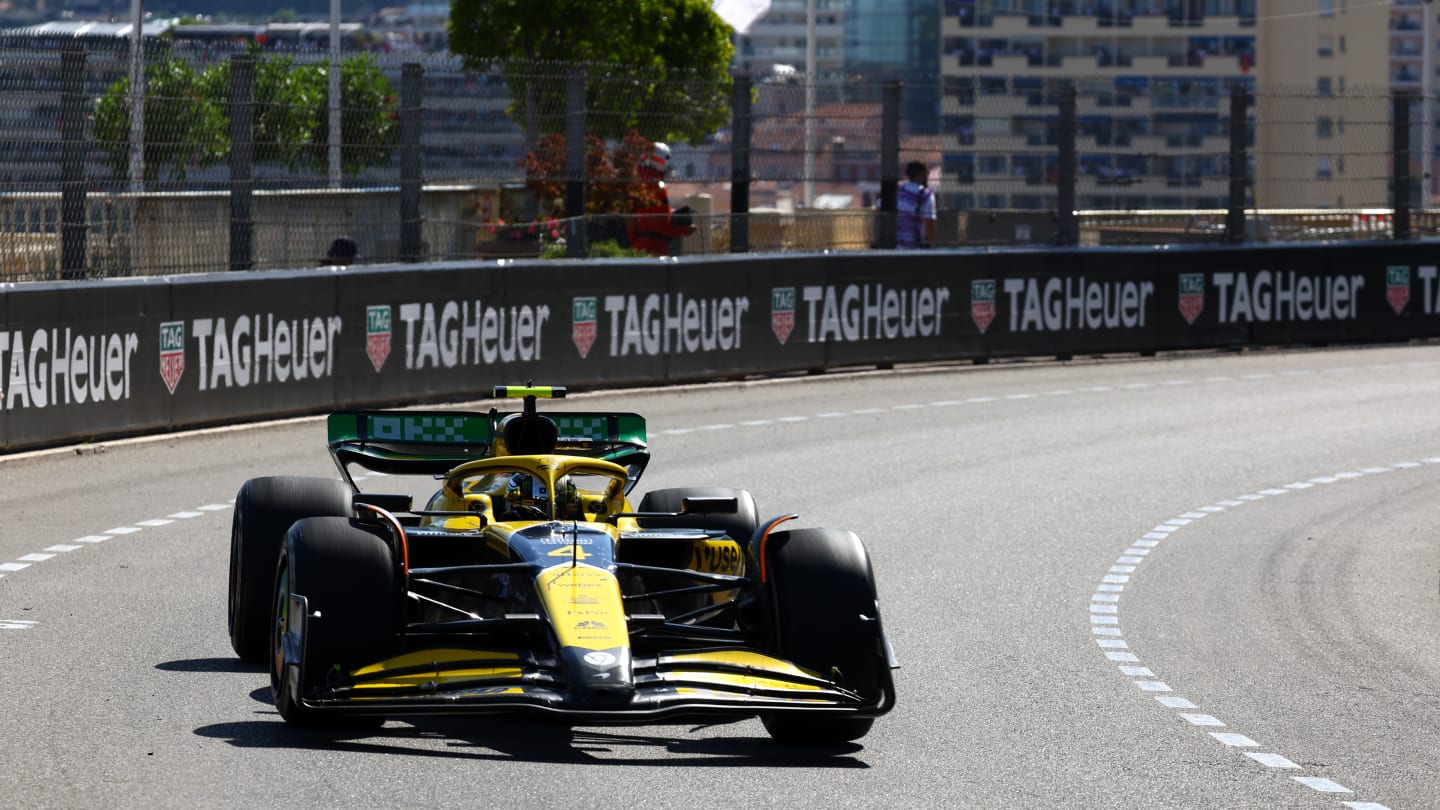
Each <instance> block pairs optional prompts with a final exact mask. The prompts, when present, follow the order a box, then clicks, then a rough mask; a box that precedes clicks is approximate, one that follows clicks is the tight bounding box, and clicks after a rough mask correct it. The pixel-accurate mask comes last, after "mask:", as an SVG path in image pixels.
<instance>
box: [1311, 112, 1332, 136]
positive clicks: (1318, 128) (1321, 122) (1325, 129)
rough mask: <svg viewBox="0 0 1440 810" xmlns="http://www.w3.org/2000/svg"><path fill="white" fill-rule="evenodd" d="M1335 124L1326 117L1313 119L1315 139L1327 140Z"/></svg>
mask: <svg viewBox="0 0 1440 810" xmlns="http://www.w3.org/2000/svg"><path fill="white" fill-rule="evenodd" d="M1334 130H1335V122H1334V121H1332V120H1330V119H1329V118H1328V117H1325V116H1321V117H1320V118H1317V119H1315V137H1317V138H1329V137H1331V136H1332V135H1333V134H1334Z"/></svg>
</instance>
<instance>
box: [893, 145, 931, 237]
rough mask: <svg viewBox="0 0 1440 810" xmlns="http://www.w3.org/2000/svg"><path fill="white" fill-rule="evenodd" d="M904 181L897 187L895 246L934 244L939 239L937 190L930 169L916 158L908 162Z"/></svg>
mask: <svg viewBox="0 0 1440 810" xmlns="http://www.w3.org/2000/svg"><path fill="white" fill-rule="evenodd" d="M905 177H906V180H905V182H904V183H901V184H900V187H899V188H897V189H896V190H895V247H897V248H900V249H902V250H914V249H915V248H925V247H930V245H931V244H932V243H934V241H935V192H933V191H931V190H930V186H929V183H930V170H929V169H928V168H926V166H925V164H924V163H921V162H920V161H918V160H912V161H910V162H909V163H907V164H906V165H905Z"/></svg>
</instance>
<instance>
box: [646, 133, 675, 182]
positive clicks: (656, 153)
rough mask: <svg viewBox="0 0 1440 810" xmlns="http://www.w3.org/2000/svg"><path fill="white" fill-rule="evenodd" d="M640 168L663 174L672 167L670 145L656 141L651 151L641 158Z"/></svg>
mask: <svg viewBox="0 0 1440 810" xmlns="http://www.w3.org/2000/svg"><path fill="white" fill-rule="evenodd" d="M640 168H642V169H645V170H646V171H651V172H654V173H655V174H658V175H662V176H663V175H664V174H665V172H666V170H667V169H669V168H670V147H669V146H668V145H666V144H663V143H660V142H659V141H656V142H655V144H654V145H653V146H651V147H650V151H649V152H646V153H645V155H644V157H642V158H640Z"/></svg>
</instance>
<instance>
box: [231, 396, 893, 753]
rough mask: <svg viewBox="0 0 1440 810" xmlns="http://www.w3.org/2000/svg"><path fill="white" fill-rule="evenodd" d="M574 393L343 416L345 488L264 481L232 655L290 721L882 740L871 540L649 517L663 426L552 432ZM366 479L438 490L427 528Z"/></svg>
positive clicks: (888, 702) (671, 496) (719, 498)
mask: <svg viewBox="0 0 1440 810" xmlns="http://www.w3.org/2000/svg"><path fill="white" fill-rule="evenodd" d="M563 394H564V389H563V388H559V387H537V386H525V387H514V386H510V387H497V388H496V390H495V395H496V396H497V397H500V398H516V397H518V398H523V402H524V406H523V410H521V411H519V412H500V411H498V410H496V409H494V408H492V409H491V410H490V412H489V413H473V412H472V413H466V412H412V411H347V412H341V413H335V414H332V415H331V416H330V418H329V434H330V452H331V456H332V457H333V458H334V460H335V463H336V466H338V467H339V469H340V472H341V476H342V478H341V479H339V480H332V479H324V478H295V477H282V478H257V479H253V480H251V481H248V482H246V483H245V485H244V486H243V487H242V488H241V489H240V493H239V496H238V497H237V498H236V502H235V506H236V509H235V522H234V528H233V530H232V533H231V552H230V553H231V558H230V594H229V629H230V638H231V641H232V644H233V645H234V647H235V651H236V652H237V653H238V654H239V655H240V657H241V658H242V659H245V660H249V661H257V662H258V661H264V660H268V661H269V662H270V680H271V687H272V689H273V692H274V697H275V705H276V706H277V708H278V709H279V710H280V714H281V715H283V716H284V718H285V720H287V721H289V722H290V723H293V724H298V725H311V726H326V725H343V726H353V725H355V724H360V725H365V724H367V723H370V724H378V723H381V722H383V721H384V718H385V717H387V716H405V715H424V714H485V713H497V712H511V713H530V714H534V715H539V716H545V717H551V718H557V719H560V720H562V721H564V722H567V723H570V724H611V723H614V724H648V723H655V722H674V721H692V720H695V719H715V718H722V719H723V718H737V717H745V716H759V717H760V718H761V719H762V720H763V722H764V725H765V727H766V729H767V730H768V731H769V732H770V734H771V736H772V737H774V738H776V739H779V740H785V741H797V742H839V741H845V740H853V739H857V738H859V737H861V736H863V735H864V734H865V733H866V732H868V731H869V729H870V727H871V724H872V723H873V722H874V718H875V717H876V716H878V715H881V714H883V713H885V712H887V711H889V710H890V709H891V708H892V707H893V706H894V703H895V686H894V681H893V679H892V677H891V669H892V668H893V667H894V666H895V663H894V655H893V653H892V651H891V649H890V645H889V643H888V640H887V639H886V636H885V633H884V630H883V628H882V626H881V623H880V613H879V610H878V605H877V600H876V596H875V581H874V577H873V575H872V572H871V567H870V560H869V557H868V555H867V553H866V551H865V548H864V546H863V545H862V544H861V542H860V540H859V538H857V537H856V536H855V535H854V534H853V533H850V532H845V531H833V530H827V529H808V528H807V529H790V530H783V529H781V528H780V527H781V526H782V525H783V524H785V523H786V522H787V521H789V520H791V519H792V518H794V517H796V516H795V515H793V514H787V515H781V516H779V517H775V518H772V519H769V520H763V521H762V520H760V519H759V516H758V513H757V511H756V506H755V500H754V498H753V497H752V496H751V495H750V493H748V492H746V491H744V490H735V489H723V488H718V487H697V488H688V489H662V490H657V491H652V492H649V493H647V494H646V495H645V496H644V498H643V499H641V501H640V504H639V507H638V508H632V506H631V504H630V501H629V500H628V495H629V494H630V492H631V490H632V489H633V488H634V487H635V485H636V483H637V481H638V480H639V477H640V475H641V473H642V472H643V471H644V469H645V467H646V465H647V464H648V462H649V460H650V456H649V452H648V450H647V448H646V443H645V421H644V419H643V418H642V417H640V416H638V415H636V414H633V413H576V412H569V413H553V414H544V415H542V414H540V413H539V412H538V410H537V407H536V400H537V399H540V398H551V397H559V396H563ZM352 466H358V467H360V468H363V469H366V470H369V471H372V472H373V473H378V474H379V476H377V477H379V478H380V480H387V479H385V478H383V476H391V475H402V474H420V475H430V476H433V477H434V478H437V479H439V481H440V487H439V490H438V491H437V492H435V494H434V495H433V496H431V497H430V498H429V502H428V503H427V504H425V506H424V508H422V509H414V508H413V501H412V498H411V496H410V495H404V494H377V493H369V492H360V491H358V487H357V486H356V484H355V479H356V476H355V475H353V474H352V471H351V468H352ZM370 477H371V476H370V475H369V474H367V475H366V476H365V478H366V479H367V480H369V479H370ZM388 480H392V481H393V480H396V479H388ZM432 486H433V485H432Z"/></svg>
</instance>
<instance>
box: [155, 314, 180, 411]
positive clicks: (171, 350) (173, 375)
mask: <svg viewBox="0 0 1440 810" xmlns="http://www.w3.org/2000/svg"><path fill="white" fill-rule="evenodd" d="M184 373H185V322H184V321H166V322H165V323H162V324H160V379H162V380H164V381H165V387H166V388H168V389H170V393H171V394H174V393H175V386H176V385H178V384H179V383H180V375H182V374H184Z"/></svg>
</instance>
